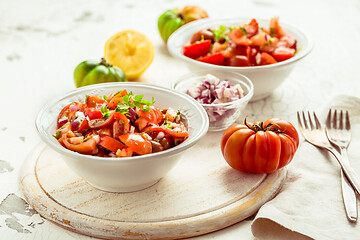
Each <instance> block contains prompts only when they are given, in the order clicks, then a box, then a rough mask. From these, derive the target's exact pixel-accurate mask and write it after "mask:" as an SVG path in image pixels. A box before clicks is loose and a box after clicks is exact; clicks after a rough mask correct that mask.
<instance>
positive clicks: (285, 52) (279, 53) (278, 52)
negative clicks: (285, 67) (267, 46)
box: [272, 47, 295, 62]
mask: <svg viewBox="0 0 360 240" xmlns="http://www.w3.org/2000/svg"><path fill="white" fill-rule="evenodd" d="M294 55H295V49H293V48H287V47H278V48H276V49H275V51H274V52H273V53H272V56H273V57H274V58H275V59H276V61H278V62H281V61H285V60H287V59H289V58H292V57H293V56H294Z"/></svg>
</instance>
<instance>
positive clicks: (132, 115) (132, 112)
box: [128, 108, 136, 119]
mask: <svg viewBox="0 0 360 240" xmlns="http://www.w3.org/2000/svg"><path fill="white" fill-rule="evenodd" d="M128 110H129V114H130V115H131V117H130V118H131V119H134V118H135V116H136V112H135V111H134V109H132V108H128Z"/></svg>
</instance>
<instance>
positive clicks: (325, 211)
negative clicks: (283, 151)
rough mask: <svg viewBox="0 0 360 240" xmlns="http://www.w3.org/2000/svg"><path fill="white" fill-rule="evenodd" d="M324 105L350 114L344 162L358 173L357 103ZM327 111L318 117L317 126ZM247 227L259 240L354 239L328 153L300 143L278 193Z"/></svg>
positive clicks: (359, 227) (359, 226)
mask: <svg viewBox="0 0 360 240" xmlns="http://www.w3.org/2000/svg"><path fill="white" fill-rule="evenodd" d="M329 107H334V108H337V109H340V108H342V109H348V110H349V112H350V115H351V119H350V121H351V127H352V139H351V143H350V146H349V148H348V153H349V160H350V163H351V165H352V167H353V168H354V169H355V170H356V171H357V172H358V173H359V175H360V99H359V98H356V97H350V96H338V97H336V98H335V99H333V101H331V103H330V104H329ZM327 111H328V109H324V111H323V112H322V113H318V116H319V115H321V119H320V120H322V122H323V123H325V119H326V115H327ZM299 134H300V132H299ZM300 139H303V138H302V136H301V138H300ZM359 217H360V215H359ZM251 229H252V233H253V235H254V236H255V237H256V238H259V239H311V238H314V239H336V240H338V239H349V240H350V239H351V240H352V239H360V219H359V220H358V222H357V223H350V222H349V221H348V220H347V218H346V214H345V211H344V205H343V201H342V196H341V183H340V166H339V164H338V162H337V161H336V159H335V158H334V157H333V156H332V155H331V153H328V152H327V151H326V150H320V149H319V148H316V147H314V146H313V145H311V144H310V143H308V142H302V143H301V144H300V146H299V149H298V152H297V153H296V155H295V158H294V159H293V162H292V163H291V164H290V165H289V167H288V176H287V179H286V182H285V183H284V186H283V188H282V190H281V191H280V193H279V194H278V195H277V196H276V197H275V198H274V199H273V200H271V201H269V202H268V203H266V204H265V205H264V206H263V207H261V209H260V210H259V212H258V214H257V216H256V218H255V220H254V221H253V223H252V226H251Z"/></svg>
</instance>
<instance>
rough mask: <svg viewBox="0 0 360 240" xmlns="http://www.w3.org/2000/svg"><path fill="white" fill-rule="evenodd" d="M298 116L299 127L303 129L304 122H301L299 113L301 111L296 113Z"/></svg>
mask: <svg viewBox="0 0 360 240" xmlns="http://www.w3.org/2000/svg"><path fill="white" fill-rule="evenodd" d="M296 115H297V120H298V124H299V127H300V128H301V129H302V128H303V126H302V122H301V118H300V113H299V111H297V112H296Z"/></svg>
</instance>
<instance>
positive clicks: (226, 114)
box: [173, 70, 254, 131]
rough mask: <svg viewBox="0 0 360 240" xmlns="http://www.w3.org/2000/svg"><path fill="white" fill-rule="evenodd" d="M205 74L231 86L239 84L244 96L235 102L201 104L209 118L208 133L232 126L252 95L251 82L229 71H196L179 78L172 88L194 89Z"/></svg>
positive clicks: (181, 90) (184, 90)
mask: <svg viewBox="0 0 360 240" xmlns="http://www.w3.org/2000/svg"><path fill="white" fill-rule="evenodd" d="M207 74H211V75H213V76H215V77H217V78H219V79H220V80H221V81H224V80H227V81H228V82H229V83H230V84H231V85H235V84H240V86H241V88H242V89H243V90H244V96H243V97H242V98H240V99H238V100H236V101H232V102H227V103H219V104H201V105H202V106H203V107H204V108H205V110H206V112H207V113H208V116H209V122H210V126H209V131H222V130H225V129H227V128H228V127H229V126H230V125H232V124H233V123H234V122H235V121H236V120H237V119H238V118H239V117H240V115H241V113H242V111H243V110H244V109H245V107H246V105H247V104H248V103H249V101H250V99H251V98H252V96H253V93H254V87H253V84H252V82H251V81H250V80H249V79H248V78H247V77H245V76H244V75H242V74H239V73H236V72H230V71H207V70H205V71H197V72H191V73H188V74H185V75H183V76H181V77H180V78H179V79H178V80H177V81H176V82H175V83H174V84H173V88H174V89H175V90H177V91H180V92H184V93H185V92H186V91H187V90H190V89H194V88H196V85H197V84H198V83H200V82H202V81H203V80H204V79H205V78H206V75H207Z"/></svg>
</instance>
